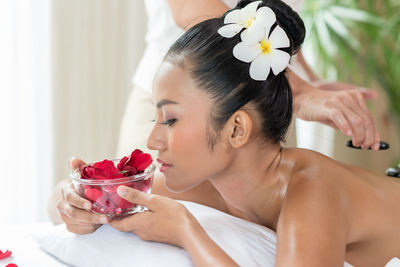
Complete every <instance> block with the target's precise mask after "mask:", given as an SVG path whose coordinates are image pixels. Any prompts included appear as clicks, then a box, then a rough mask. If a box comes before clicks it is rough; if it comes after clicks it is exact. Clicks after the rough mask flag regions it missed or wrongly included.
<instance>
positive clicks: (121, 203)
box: [109, 193, 135, 209]
mask: <svg viewBox="0 0 400 267" xmlns="http://www.w3.org/2000/svg"><path fill="white" fill-rule="evenodd" d="M109 198H110V199H111V201H112V202H113V203H114V204H115V206H117V208H121V209H130V208H132V207H133V206H134V205H135V204H133V203H131V202H129V201H127V200H125V199H123V198H121V197H120V196H119V195H117V194H116V193H114V194H110V195H109Z"/></svg>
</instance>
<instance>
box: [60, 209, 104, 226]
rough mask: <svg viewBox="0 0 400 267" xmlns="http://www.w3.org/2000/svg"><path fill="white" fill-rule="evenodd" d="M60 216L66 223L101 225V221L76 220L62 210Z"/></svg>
mask: <svg viewBox="0 0 400 267" xmlns="http://www.w3.org/2000/svg"><path fill="white" fill-rule="evenodd" d="M60 217H61V220H62V221H63V222H64V223H65V224H76V225H96V226H101V225H102V224H101V223H91V222H90V223H89V222H79V221H76V220H74V219H71V218H70V217H69V216H68V215H66V214H65V213H64V212H60Z"/></svg>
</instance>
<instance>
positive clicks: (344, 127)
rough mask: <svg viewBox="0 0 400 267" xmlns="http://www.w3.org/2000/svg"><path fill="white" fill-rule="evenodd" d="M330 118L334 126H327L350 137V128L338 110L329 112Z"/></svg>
mask: <svg viewBox="0 0 400 267" xmlns="http://www.w3.org/2000/svg"><path fill="white" fill-rule="evenodd" d="M330 118H331V121H332V122H333V124H334V126H333V125H332V124H329V125H331V127H336V128H338V129H339V131H341V132H342V133H344V134H345V135H347V136H351V135H352V132H351V126H350V124H349V122H348V121H347V119H346V117H345V116H344V115H343V113H342V112H341V111H340V110H338V109H333V110H331V116H330Z"/></svg>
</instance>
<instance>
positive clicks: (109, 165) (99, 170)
mask: <svg viewBox="0 0 400 267" xmlns="http://www.w3.org/2000/svg"><path fill="white" fill-rule="evenodd" d="M93 167H95V169H96V177H95V179H99V180H105V179H115V178H122V177H124V175H122V174H121V173H120V171H119V170H118V169H117V168H116V167H115V165H114V162H112V161H111V160H108V159H105V160H103V161H100V162H96V163H95V164H94V165H93Z"/></svg>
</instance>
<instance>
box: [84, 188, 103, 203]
mask: <svg viewBox="0 0 400 267" xmlns="http://www.w3.org/2000/svg"><path fill="white" fill-rule="evenodd" d="M101 195H102V193H101V191H100V190H98V189H96V188H91V189H85V197H86V198H87V199H89V200H91V201H93V202H96V201H97V200H98V199H99V198H100V197H101Z"/></svg>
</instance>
